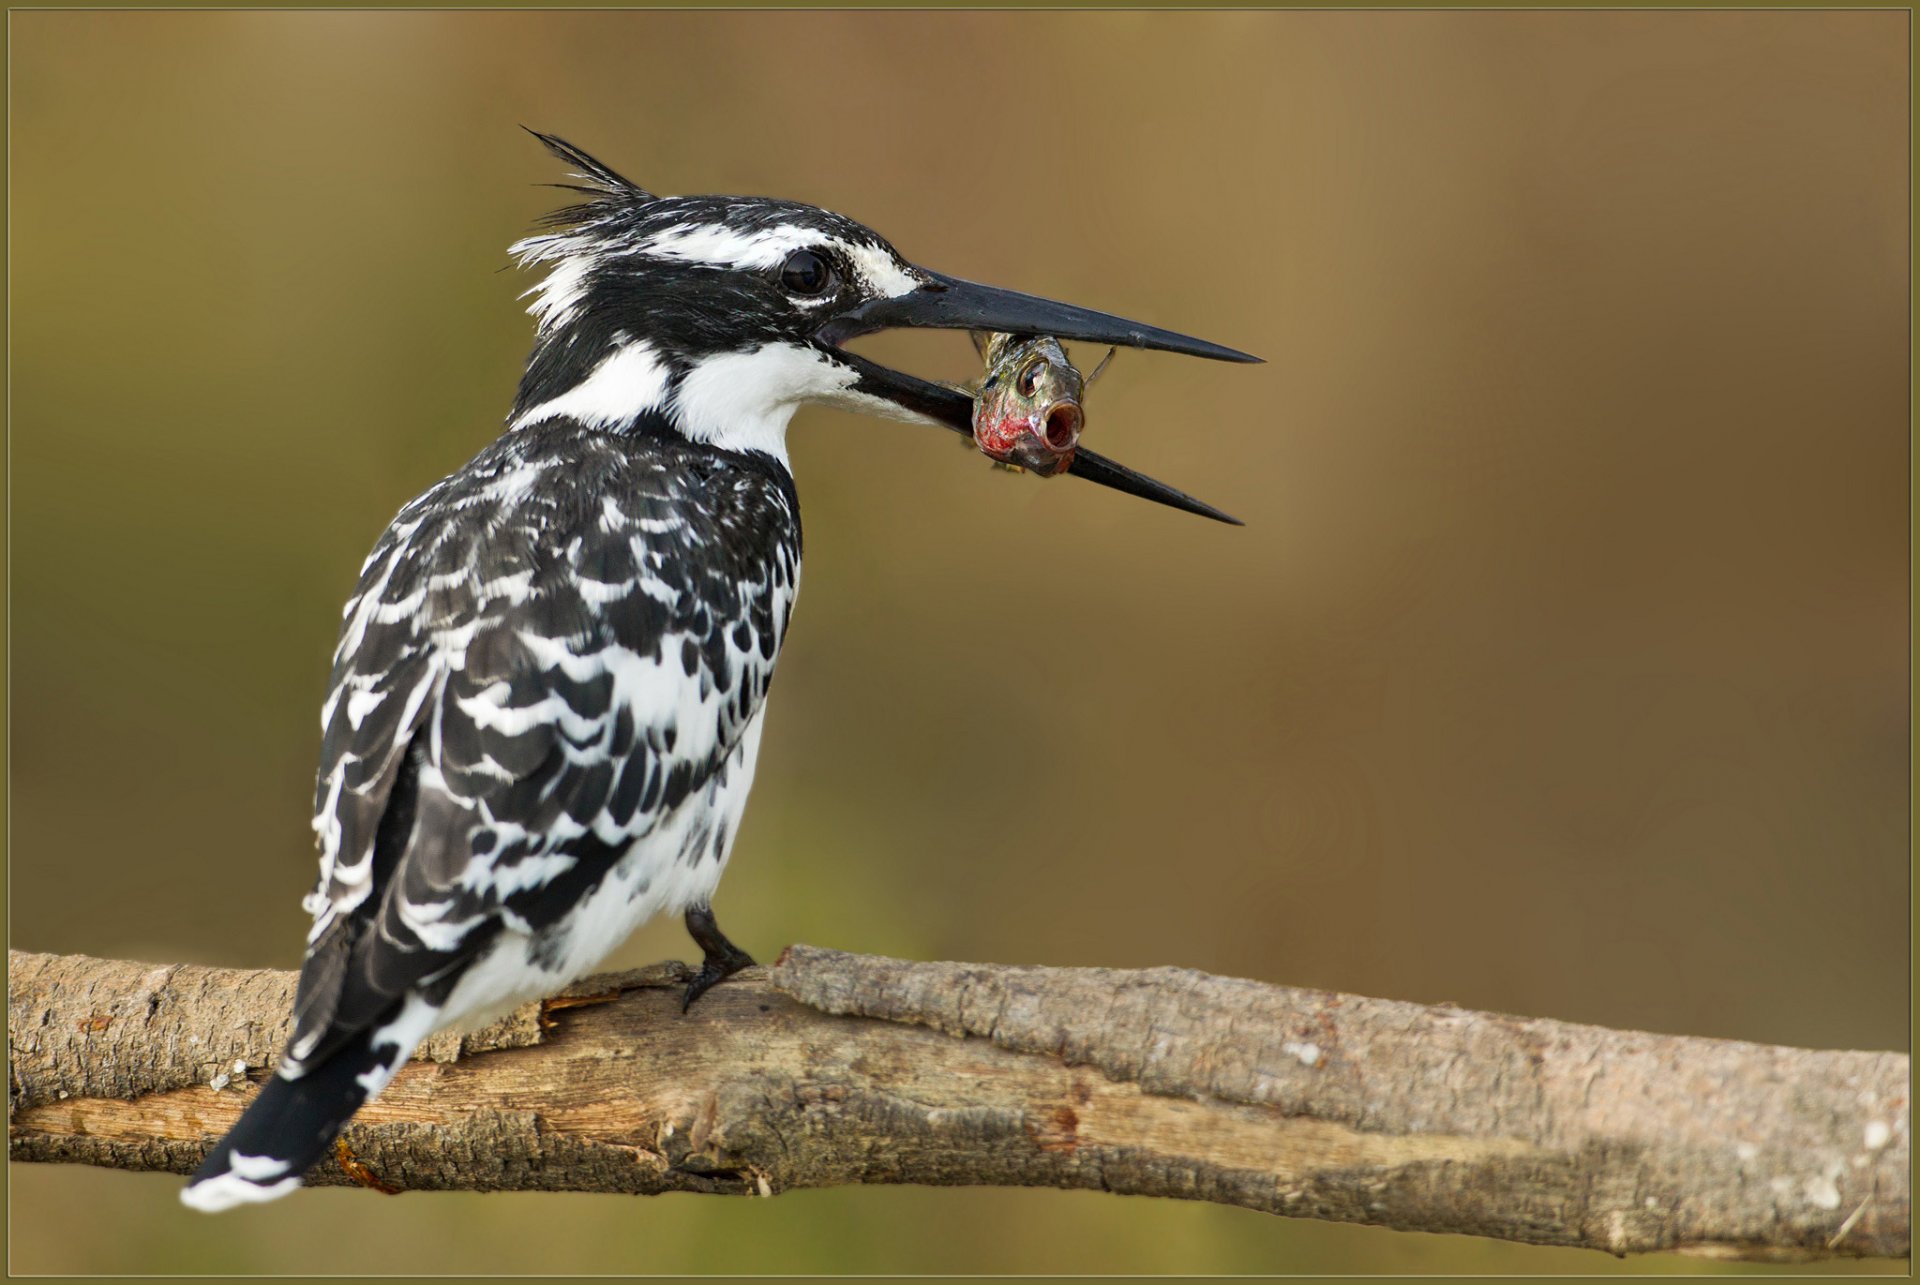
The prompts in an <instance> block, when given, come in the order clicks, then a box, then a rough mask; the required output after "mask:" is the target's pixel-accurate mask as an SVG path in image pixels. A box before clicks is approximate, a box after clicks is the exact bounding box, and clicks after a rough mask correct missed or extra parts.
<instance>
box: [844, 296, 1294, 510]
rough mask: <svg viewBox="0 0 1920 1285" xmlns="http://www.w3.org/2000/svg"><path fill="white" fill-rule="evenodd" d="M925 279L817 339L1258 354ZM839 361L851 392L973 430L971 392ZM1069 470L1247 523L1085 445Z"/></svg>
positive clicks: (862, 362)
mask: <svg viewBox="0 0 1920 1285" xmlns="http://www.w3.org/2000/svg"><path fill="white" fill-rule="evenodd" d="M920 271H921V275H922V276H923V277H924V278H925V280H926V284H925V285H924V286H922V287H921V288H920V289H918V290H914V291H910V292H909V293H907V294H903V295H895V296H894V297H892V298H889V299H874V300H871V301H869V302H867V303H864V304H861V305H859V306H858V307H855V308H852V309H849V310H848V311H846V312H843V313H841V314H840V315H839V316H837V317H835V318H834V319H833V320H831V321H829V322H827V323H826V324H825V325H824V326H822V327H821V328H820V330H819V332H818V335H817V338H818V339H819V341H820V342H821V343H823V344H827V345H829V346H831V347H833V348H835V349H839V347H840V345H842V344H844V343H845V342H846V341H848V340H850V339H855V338H858V337H859V336H861V335H869V334H872V333H874V332H875V331H879V330H893V329H899V328H903V327H915V328H932V329H942V330H999V331H1005V332H1006V333H1008V334H1015V335H1053V336H1055V337H1056V338H1060V339H1077V340H1082V341H1085V342H1089V343H1101V344H1112V345H1116V346H1119V347H1124V348H1156V349H1159V350H1160V351H1162V352H1175V353H1184V354H1186V355H1188V356H1191V357H1207V358H1210V359H1212V360H1214V361H1243V362H1257V361H1259V360H1260V358H1258V357H1254V356H1250V355H1248V354H1247V353H1243V352H1239V351H1237V350H1235V349H1232V348H1227V347H1223V346H1222V345H1220V344H1215V343H1209V342H1207V341H1206V340H1204V339H1195V338H1193V337H1192V336H1191V335H1182V334H1176V333H1175V332H1174V331H1171V330H1162V329H1160V328H1159V327H1158V326H1149V325H1145V324H1143V323H1141V322H1138V321H1129V320H1127V319H1126V318H1125V317H1115V316H1112V315H1111V314H1108V313H1104V312H1095V311H1093V310H1092V309H1090V308H1076V307H1074V306H1073V305H1071V304H1065V303H1055V302H1054V301H1053V300H1051V299H1042V298H1039V297H1037V296H1035V295H1030V294H1021V293H1020V292H1018V291H1016V290H1001V289H998V288H997V287H994V286H983V285H980V284H978V283H976V282H972V281H962V280H961V279H959V278H958V277H949V276H944V275H942V274H941V273H938V272H928V271H926V270H925V269H921V270H920ZM837 357H838V359H839V360H841V361H843V362H846V363H848V364H849V365H851V366H853V367H854V368H855V369H856V370H858V371H859V373H860V378H859V382H858V383H857V384H856V385H855V388H854V389H853V390H852V391H856V392H860V393H865V394H868V395H870V396H876V397H883V398H885V399H887V400H888V401H890V402H893V403H894V404H895V405H897V406H899V407H901V408H902V409H903V410H905V411H907V412H908V413H910V414H913V415H917V416H920V417H922V418H925V419H930V420H932V421H934V422H935V423H937V424H942V425H944V426H945V427H947V428H950V429H953V430H954V431H955V432H958V433H965V434H966V435H968V436H969V437H971V436H972V435H973V399H972V398H971V397H969V396H968V395H967V394H966V393H964V392H961V391H960V390H958V389H955V388H949V387H946V386H945V385H942V384H935V383H930V382H929V381H927V380H924V379H917V378H915V377H914V376H912V375H908V374H904V373H902V372H900V371H896V370H889V369H887V368H886V367H885V366H881V365H879V364H878V363H876V362H872V361H869V360H867V359H866V358H864V357H861V356H859V355H858V354H855V353H849V352H844V351H842V352H838V353H837ZM1067 471H1068V472H1070V473H1072V474H1073V475H1074V476H1075V477H1083V478H1085V479H1087V480H1088V481H1089V482H1097V483H1099V484H1100V485H1101V486H1109V487H1112V488H1113V489H1114V490H1116V491H1124V492H1125V493H1127V494H1128V495H1137V496H1140V497H1141V498H1142V499H1147V500H1152V501H1154V502H1155V503H1158V504H1166V505H1170V506H1172V507H1173V508H1176V509H1181V510H1184V511H1185V512H1188V513H1198V514H1200V515H1201V516H1203V517H1209V518H1212V519H1214V520H1215V521H1217V522H1231V523H1233V524H1234V525H1235V526H1239V525H1241V523H1240V520H1239V519H1238V518H1234V517H1230V516H1228V515H1227V514H1225V513H1222V512H1221V511H1220V510H1219V509H1216V508H1214V507H1213V506H1212V505H1211V504H1206V503H1203V502H1202V501H1200V500H1196V499H1194V498H1193V497H1192V496H1190V495H1187V494H1186V493H1184V492H1182V491H1177V490H1175V489H1174V488H1173V487H1170V486H1168V485H1166V484H1165V483H1164V482H1156V481H1154V480H1153V479H1152V478H1150V477H1148V476H1146V475H1145V474H1143V473H1136V472H1134V471H1133V470H1132V469H1130V468H1127V467H1126V466H1125V465H1123V464H1119V463H1116V462H1115V461H1113V460H1110V459H1107V458H1106V457H1105V456H1103V455H1096V454H1095V453H1093V452H1092V451H1089V450H1086V449H1085V448H1084V447H1083V448H1081V449H1080V450H1078V451H1076V452H1075V453H1074V457H1073V463H1072V464H1071V465H1070V466H1069V467H1068V470H1067Z"/></svg>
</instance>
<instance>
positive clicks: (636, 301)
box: [510, 134, 1257, 521]
mask: <svg viewBox="0 0 1920 1285" xmlns="http://www.w3.org/2000/svg"><path fill="white" fill-rule="evenodd" d="M535 137H536V138H538V139H539V140H540V141H541V142H542V143H544V144H546V146H547V147H548V148H549V149H550V150H552V151H553V152H554V153H555V154H556V155H557V156H559V157H560V158H561V159H563V160H565V161H567V162H568V163H569V164H570V165H572V166H573V167H574V170H575V173H574V175H573V177H574V180H575V181H574V182H573V183H570V184H565V185H563V186H567V187H569V188H571V189H573V190H575V191H579V192H581V193H582V194H583V196H584V199H583V200H582V201H580V202H578V203H576V204H574V205H572V206H569V207H568V208H566V209H563V210H560V211H557V212H556V213H555V214H553V215H551V216H549V218H548V220H547V230H545V231H543V232H541V233H540V234H538V235H535V236H531V237H528V238H526V239H525V240H523V241H521V242H519V243H518V244H516V245H515V246H514V247H513V253H514V255H515V256H516V258H517V259H518V260H519V262H520V263H521V264H522V265H523V266H530V267H539V268H543V269H545V274H546V275H545V276H544V278H543V279H542V280H541V281H540V282H539V283H538V284H537V285H535V286H534V287H533V288H532V289H531V290H530V291H528V295H529V296H530V297H531V298H532V305H531V311H532V313H533V316H534V318H535V321H536V322H537V324H538V333H537V335H536V338H535V343H534V351H533V356H532V357H531V358H530V359H529V361H528V364H527V372H526V375H525V376H524V378H523V379H522V381H521V385H520V391H519V395H518V397H517V398H516V400H515V403H514V409H513V413H512V416H511V419H510V424H511V426H512V427H515V428H519V427H525V426H529V425H532V424H536V423H539V422H542V421H544V420H548V419H555V418H567V419H572V420H576V421H578V422H581V423H585V424H589V425H593V426H597V427H607V428H629V427H632V426H634V425H636V424H640V423H642V422H648V423H652V424H655V425H658V426H660V427H662V428H665V429H668V430H670V431H674V432H678V433H679V434H681V435H682V436H684V437H686V438H688V439H689V440H692V441H696V442H700V443H704V444H706V445H710V446H713V447H716V448H719V449H723V450H734V451H761V452H764V453H766V454H768V455H771V456H773V457H774V458H776V459H778V460H780V461H782V462H783V463H784V461H785V459H786V428H787V423H788V421H789V420H790V419H791V418H792V417H793V413H794V411H795V410H797V409H798V408H799V407H800V406H801V405H802V404H803V403H807V402H815V403H821V404H826V405H833V406H839V407H842V408H844V409H849V410H857V411H862V412H865V413H868V414H876V415H881V416H886V417H889V418H893V419H904V420H909V421H914V422H920V423H933V424H939V425H941V426H943V427H946V428H950V429H953V430H955V431H958V432H962V433H968V432H970V431H971V422H972V410H973V405H972V399H971V398H970V397H968V395H967V394H965V393H963V392H961V391H959V390H957V389H953V388H949V387H946V386H944V385H940V384H935V383H931V382H929V381H926V380H923V379H918V378H915V377H914V376H912V375H908V374H905V373H903V372H900V371H895V370H890V369H888V368H886V367H884V366H881V365H878V364H877V363H875V362H873V361H870V360H868V359H867V358H865V357H862V356H860V355H859V354H857V353H853V352H849V351H847V350H846V348H845V347H844V344H845V343H846V342H847V341H848V340H850V339H854V338H856V337H858V336H861V335H865V334H871V333H873V332H875V331H878V330H885V329H892V328H896V327H935V328H943V329H968V330H998V331H1006V332H1010V333H1014V334H1050V335H1055V336H1058V337H1060V338H1063V339H1080V340H1087V341H1092V342H1098V343H1106V344H1116V345H1122V346H1127V347H1134V348H1159V349H1164V350H1166V351H1169V352H1178V353H1188V354H1191V355H1193V356H1199V357H1211V358H1215V359H1218V360H1225V361H1254V360H1257V358H1253V357H1249V356H1247V355H1246V354H1245V353H1239V352H1235V351H1234V350H1233V349H1231V348H1223V347H1221V346H1219V345H1218V344H1211V343H1208V342H1206V341H1205V340H1200V339H1193V338H1189V337H1187V336H1185V335H1179V334H1175V333H1173V332H1171V331H1167V330H1160V329H1157V328H1155V327H1152V326H1146V325H1142V324H1140V323H1138V322H1133V321H1127V320H1125V319H1123V318H1120V317H1113V316H1109V315H1107V314H1105V313H1099V312H1093V311H1089V310H1087V309H1084V308H1076V307H1072V306H1069V305H1067V304H1061V303H1054V302H1052V301H1050V300H1046V299H1039V298H1035V297H1034V296H1031V295H1024V294H1018V293H1016V292H1014V291H1010V290H999V289H995V288H993V287H991V286H983V285H978V284H976V283H973V282H970V281H962V280H960V279H958V278H955V277H949V276H944V275H942V274H940V273H937V272H932V271H929V270H928V269H925V268H921V267H918V266H916V265H914V264H912V263H910V262H908V261H907V260H906V259H905V258H903V257H902V256H901V255H900V254H899V252H898V251H896V250H895V249H894V248H893V247H892V246H891V245H889V244H888V243H887V241H886V240H885V239H884V238H883V237H881V236H879V235H878V234H877V233H875V232H873V231H872V230H871V229H869V228H866V227H863V226H862V225H860V224H858V223H856V222H854V221H853V220H852V219H848V218H844V217H842V216H840V215H838V214H834V213H832V212H830V211H827V210H823V209H819V208H818V207H815V206H811V205H803V204H800V203H798V202H794V201H778V200H770V199H766V198H761V197H736V196H679V197H675V196H655V195H653V194H652V193H649V192H647V191H645V190H644V189H642V188H641V187H639V186H638V185H637V184H635V183H632V182H630V181H629V180H627V179H625V178H622V177H621V176H620V175H619V174H617V173H615V172H614V171H613V170H612V169H610V168H608V167H607V166H606V165H604V164H602V163H601V162H599V161H597V160H595V159H594V158H593V157H591V156H588V155H587V154H586V153H584V152H582V151H580V150H579V149H578V148H575V147H573V146H572V145H571V144H569V143H566V142H564V141H562V140H561V139H558V138H554V137H552V136H550V135H546V134H535ZM1072 472H1074V473H1075V474H1076V475H1079V476H1084V477H1087V478H1089V479H1090V480H1092V481H1096V482H1101V483H1103V484H1105V485H1108V486H1113V487H1116V488H1118V489H1120V490H1123V491H1127V492H1130V493H1132V494H1136V495H1141V496H1144V497H1146V498H1148V499H1153V500H1157V501H1159V502H1161V503H1166V504H1172V505H1174V506H1175V507H1178V508H1183V509H1186V510H1188V511H1190V512H1196V513H1203V514H1206V515H1207V516H1210V517H1217V518H1222V519H1224V520H1227V521H1231V520H1232V519H1230V518H1226V515H1224V514H1222V513H1220V512H1218V511H1217V510H1215V509H1213V508H1211V507H1210V506H1208V505H1205V504H1202V503H1200V502H1199V501H1197V500H1194V499H1192V498H1191V497H1189V496H1186V495H1183V494H1181V493H1180V492H1179V491H1176V490H1174V489H1173V488H1171V487H1168V486H1164V485H1163V484H1161V483H1159V482H1155V481H1153V480H1152V479H1150V478H1146V477H1143V476H1142V475H1140V474H1137V473H1134V472H1133V471H1131V470H1129V469H1126V468H1124V467H1122V466H1121V465H1118V464H1115V463H1114V462H1113V461H1111V460H1107V459H1105V458H1103V457H1101V456H1098V455H1094V454H1093V453H1091V452H1088V451H1084V450H1083V451H1081V452H1080V453H1079V455H1078V456H1077V457H1076V458H1075V461H1074V465H1073V468H1072Z"/></svg>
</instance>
